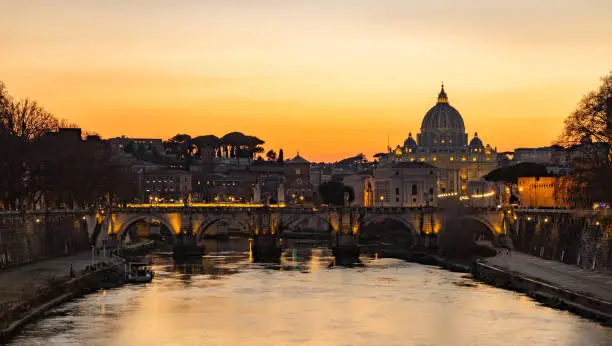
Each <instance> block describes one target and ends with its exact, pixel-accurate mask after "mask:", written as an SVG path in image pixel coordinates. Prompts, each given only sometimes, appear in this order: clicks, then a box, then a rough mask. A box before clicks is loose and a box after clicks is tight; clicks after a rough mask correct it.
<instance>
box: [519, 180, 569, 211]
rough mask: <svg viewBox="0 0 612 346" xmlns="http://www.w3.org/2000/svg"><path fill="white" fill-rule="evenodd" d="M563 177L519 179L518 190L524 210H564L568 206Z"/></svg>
mask: <svg viewBox="0 0 612 346" xmlns="http://www.w3.org/2000/svg"><path fill="white" fill-rule="evenodd" d="M565 179H567V178H565V177H520V178H518V190H519V198H520V203H521V206H522V207H524V208H565V207H567V206H568V200H567V187H566V184H565V183H564V182H565V181H564V180H565Z"/></svg>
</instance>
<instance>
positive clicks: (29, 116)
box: [2, 99, 58, 141]
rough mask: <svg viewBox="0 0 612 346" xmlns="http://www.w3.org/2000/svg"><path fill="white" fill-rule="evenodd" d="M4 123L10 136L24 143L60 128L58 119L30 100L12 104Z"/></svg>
mask: <svg viewBox="0 0 612 346" xmlns="http://www.w3.org/2000/svg"><path fill="white" fill-rule="evenodd" d="M2 122H3V123H4V126H5V128H6V129H7V130H8V131H9V134H10V135H13V136H16V137H18V138H20V139H22V140H24V141H32V140H34V139H36V138H38V137H40V136H42V135H44V134H45V133H47V132H49V131H54V130H57V128H58V121H57V119H56V118H55V117H54V116H53V115H52V114H51V113H49V112H47V111H46V110H45V109H44V108H43V107H42V106H40V105H39V104H38V102H36V101H32V100H30V99H24V100H21V101H19V102H12V103H11V104H10V106H9V112H8V114H7V116H5V117H4V118H3V119H2Z"/></svg>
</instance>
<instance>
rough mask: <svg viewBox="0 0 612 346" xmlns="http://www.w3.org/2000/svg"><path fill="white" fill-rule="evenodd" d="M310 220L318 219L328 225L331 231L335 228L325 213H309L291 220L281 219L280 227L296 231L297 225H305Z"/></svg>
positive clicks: (284, 229)
mask: <svg viewBox="0 0 612 346" xmlns="http://www.w3.org/2000/svg"><path fill="white" fill-rule="evenodd" d="M281 220H282V219H281ZM312 220H320V221H322V222H323V223H324V224H325V225H326V226H327V227H328V230H330V231H332V232H333V231H334V230H335V229H334V228H335V227H334V225H333V224H332V222H331V221H330V219H329V217H328V215H327V214H310V215H307V216H299V217H297V218H295V219H291V220H282V228H283V231H296V230H298V229H299V226H301V225H304V224H306V225H307V224H309V223H310V222H311V221H312ZM325 231H327V230H325Z"/></svg>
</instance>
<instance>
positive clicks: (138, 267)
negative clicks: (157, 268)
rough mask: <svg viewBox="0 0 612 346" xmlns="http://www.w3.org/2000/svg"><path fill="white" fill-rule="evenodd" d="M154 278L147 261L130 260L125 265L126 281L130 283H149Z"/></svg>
mask: <svg viewBox="0 0 612 346" xmlns="http://www.w3.org/2000/svg"><path fill="white" fill-rule="evenodd" d="M152 280H153V271H152V270H151V269H150V268H149V265H148V264H146V263H134V262H130V263H127V264H126V265H125V281H127V282H129V283H136V284H140V283H147V282H151V281H152Z"/></svg>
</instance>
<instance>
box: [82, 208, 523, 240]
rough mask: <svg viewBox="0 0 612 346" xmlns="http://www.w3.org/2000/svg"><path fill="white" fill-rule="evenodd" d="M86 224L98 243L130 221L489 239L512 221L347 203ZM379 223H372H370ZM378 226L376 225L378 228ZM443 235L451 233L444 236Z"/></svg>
mask: <svg viewBox="0 0 612 346" xmlns="http://www.w3.org/2000/svg"><path fill="white" fill-rule="evenodd" d="M88 220H91V221H93V222H94V223H95V224H92V225H91V226H90V227H89V228H88V229H89V235H90V239H91V240H92V244H96V246H101V244H102V243H103V242H105V240H107V239H109V238H113V239H115V240H116V241H118V242H119V243H122V242H124V241H125V239H126V235H127V234H128V230H129V229H130V228H131V226H134V225H136V224H141V225H142V224H147V225H151V224H156V225H159V226H160V227H161V226H163V227H164V228H165V229H166V230H167V234H169V235H172V236H180V235H194V236H195V237H196V238H198V239H199V238H201V237H204V236H207V235H208V236H210V235H224V234H225V235H227V234H230V235H244V236H257V235H262V234H281V233H300V232H302V231H305V230H312V231H328V232H338V233H340V234H350V235H353V236H355V237H358V236H359V235H360V234H361V233H362V232H364V231H367V230H369V229H371V230H377V231H380V229H384V228H385V227H386V226H385V223H387V224H386V225H389V224H392V225H394V227H395V228H399V229H401V231H403V232H407V233H409V234H410V235H412V236H413V237H415V238H416V237H422V236H426V235H428V236H435V237H436V238H438V235H439V236H440V237H439V239H442V238H444V236H445V235H450V234H453V235H458V234H463V233H469V235H468V236H469V237H470V238H474V237H475V236H476V235H478V236H480V237H484V238H486V239H488V240H491V241H492V242H495V241H497V239H498V238H499V236H500V235H504V234H506V233H507V232H508V231H509V230H511V229H512V227H513V226H514V223H515V218H514V214H513V212H512V211H511V210H502V209H478V210H469V211H464V212H461V213H451V212H448V211H444V210H441V209H438V208H398V207H374V208H365V207H358V208H350V207H280V208H279V207H263V206H258V207H186V206H177V207H130V208H118V209H113V210H111V211H108V210H104V211H99V212H98V213H97V214H96V215H95V216H94V215H89V216H88ZM376 225H379V227H378V228H376V227H375V226H376ZM381 226H382V228H381ZM448 239H452V237H449V238H448Z"/></svg>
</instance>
